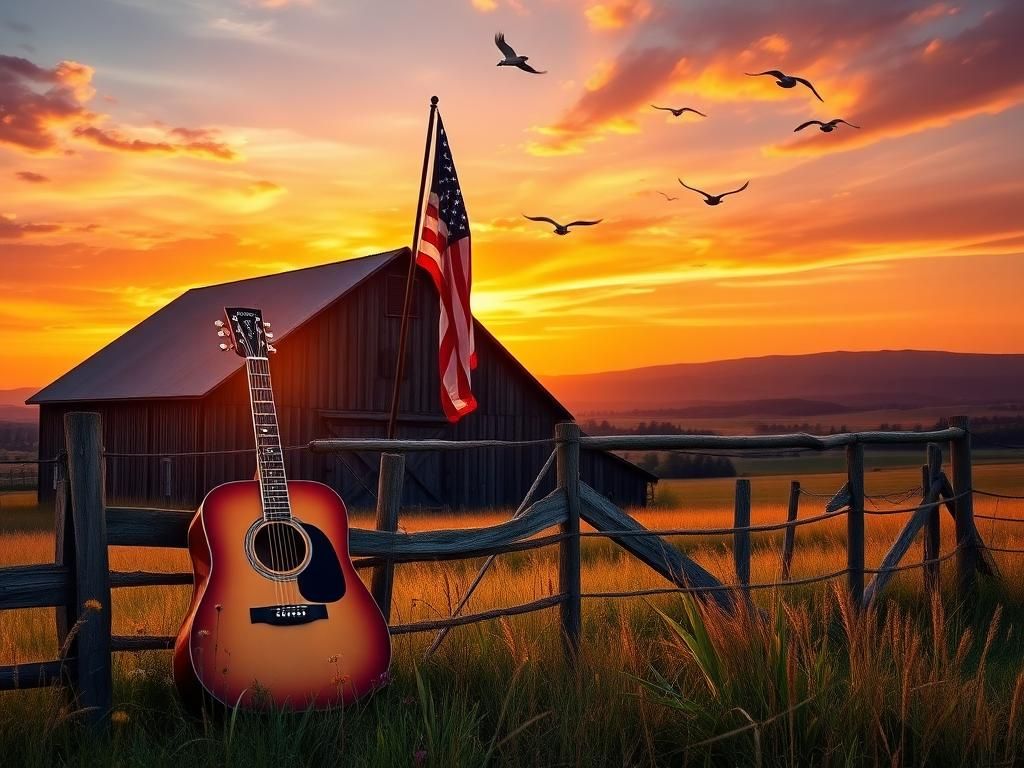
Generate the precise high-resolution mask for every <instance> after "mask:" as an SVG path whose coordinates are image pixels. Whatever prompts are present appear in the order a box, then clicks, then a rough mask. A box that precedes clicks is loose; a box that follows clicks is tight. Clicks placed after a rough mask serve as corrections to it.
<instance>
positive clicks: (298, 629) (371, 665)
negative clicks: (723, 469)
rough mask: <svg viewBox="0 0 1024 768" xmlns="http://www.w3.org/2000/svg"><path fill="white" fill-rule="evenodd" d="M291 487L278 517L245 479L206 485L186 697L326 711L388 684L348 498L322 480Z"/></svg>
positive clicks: (380, 624) (381, 630)
mask: <svg viewBox="0 0 1024 768" xmlns="http://www.w3.org/2000/svg"><path fill="white" fill-rule="evenodd" d="M287 491H288V495H289V497H290V516H289V518H287V519H286V520H277V519H269V520H268V519H267V518H266V517H265V515H264V505H263V503H262V498H261V491H260V484H259V483H258V482H257V481H243V482H235V483H227V484H225V485H221V486H218V487H217V488H215V489H213V490H212V491H210V493H209V494H208V495H207V497H206V499H205V500H204V501H203V504H202V506H201V507H200V508H199V511H198V512H197V513H196V516H195V518H194V519H193V521H192V525H191V526H190V528H189V552H190V554H191V556H192V564H193V571H194V574H195V591H194V594H193V597H192V603H191V605H190V607H189V611H188V614H187V617H186V619H185V622H184V624H183V626H182V628H181V631H180V632H179V634H178V637H177V642H176V643H175V647H174V679H175V683H176V684H177V686H178V688H179V690H180V691H181V693H182V695H183V697H184V698H185V699H186V701H188V702H189V703H191V704H193V705H198V704H200V703H201V702H202V701H203V700H206V701H209V699H210V698H212V699H213V700H215V701H217V702H220V703H221V704H223V705H224V706H226V707H228V708H235V707H242V708H245V709H266V708H272V707H276V708H291V709H300V710H301V709H306V708H310V707H312V708H316V709H325V708H328V707H333V706H339V705H343V704H347V703H349V702H351V701H354V700H355V699H357V698H359V697H361V696H363V695H365V694H367V693H369V692H371V691H373V690H375V689H376V688H378V687H380V686H381V685H383V684H384V683H385V682H386V679H387V671H388V665H389V663H390V660H391V643H390V636H389V633H388V626H387V622H386V621H385V620H384V617H383V616H382V615H381V612H380V609H379V608H378V607H377V604H376V603H375V602H374V600H373V597H372V596H371V595H370V593H369V591H368V590H367V588H366V587H365V585H364V584H363V582H362V580H360V578H359V576H358V575H357V573H356V570H355V568H354V567H353V565H352V561H351V559H350V557H349V552H348V517H347V513H346V510H345V505H344V502H342V500H341V498H340V497H339V496H338V495H337V494H336V493H335V492H334V491H333V490H332V489H331V488H329V487H327V486H325V485H322V484H320V483H314V482H307V481H289V482H287Z"/></svg>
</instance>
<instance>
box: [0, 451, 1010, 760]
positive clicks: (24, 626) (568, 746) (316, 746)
mask: <svg viewBox="0 0 1024 768" xmlns="http://www.w3.org/2000/svg"><path fill="white" fill-rule="evenodd" d="M870 459H871V454H870V453H869V460H870ZM876 466H877V465H876ZM869 467H870V463H869ZM799 479H801V482H802V484H803V487H804V489H805V490H807V491H809V492H810V493H814V494H830V493H832V492H834V491H835V490H836V489H838V488H839V487H840V486H841V485H842V483H843V481H844V479H845V478H844V477H843V476H842V475H838V474H813V475H807V476H805V477H801V478H799ZM789 480H790V477H789V476H773V477H764V478H755V479H754V480H753V514H752V517H753V522H755V523H758V522H773V521H779V520H782V519H784V517H785V504H786V495H787V492H788V488H789ZM867 483H868V488H867V491H868V494H869V495H872V496H881V495H883V494H892V493H896V492H899V491H902V490H905V489H908V488H911V487H914V486H916V485H917V484H918V483H919V470H917V469H912V468H906V469H885V468H879V469H878V471H874V472H869V473H868V475H867ZM733 484H734V481H731V480H697V481H693V480H691V481H668V482H663V483H661V484H660V486H659V497H658V500H657V505H656V506H655V507H654V508H652V509H649V510H640V511H638V512H637V516H638V517H639V518H640V519H641V520H642V521H643V522H644V523H645V524H646V525H648V526H651V527H680V526H686V527H727V526H729V525H730V524H731V522H732V490H733ZM975 486H976V487H977V488H980V489H985V490H991V491H996V492H1006V493H1011V494H1013V493H1016V494H1021V493H1024V466H1022V465H1020V464H985V465H980V466H976V467H975ZM823 503H824V500H823V499H821V498H818V497H815V496H807V497H805V498H803V499H802V500H801V516H802V517H804V516H811V515H813V514H818V513H820V511H821V507H822V505H823ZM873 504H877V505H878V506H879V507H881V508H886V507H891V505H888V504H886V503H885V502H884V501H882V500H875V501H873V502H872V501H870V500H869V503H868V508H869V509H871V508H872V506H873ZM976 510H977V511H978V512H982V513H989V514H991V513H997V514H999V515H1007V516H1012V517H1017V518H1024V502H1021V501H1006V500H998V499H992V498H985V497H978V498H977V500H976ZM507 516H508V512H507V511H497V512H488V513H485V514H477V515H473V516H471V517H467V516H465V515H460V516H454V515H453V516H450V517H444V516H432V517H417V516H408V517H407V518H405V519H403V521H402V525H403V527H404V528H405V529H407V530H417V529H423V528H428V527H463V526H467V525H488V524H490V523H493V522H497V521H499V520H503V519H507ZM904 521H905V516H904V515H889V516H882V517H869V518H868V525H867V542H866V556H867V561H868V564H869V566H871V565H877V564H878V562H879V561H880V560H881V557H882V555H883V554H884V552H885V551H886V549H887V548H888V546H889V545H890V543H891V542H892V540H893V538H894V537H895V535H896V533H897V531H898V530H899V528H900V527H901V526H902V525H903V522H904ZM355 523H356V524H357V525H369V524H370V521H369V519H368V518H366V517H365V516H362V517H357V518H356V520H355ZM47 525H48V522H47V516H46V513H45V512H42V511H40V510H38V509H36V508H35V507H34V500H33V499H32V498H31V497H29V496H27V495H23V496H18V495H5V496H2V497H0V531H2V533H0V566H2V565H9V564H14V563H29V562H45V561H48V560H51V559H52V551H53V542H52V536H51V534H50V533H49V532H48V531H47V530H46V529H45V527H46V526H47ZM942 525H943V551H949V549H950V548H951V547H952V546H953V530H952V523H951V519H950V518H949V517H948V516H947V515H945V513H944V514H943V518H942ZM979 529H980V530H981V534H982V536H983V538H984V539H985V541H986V542H987V543H988V544H990V545H992V546H1003V547H1015V548H1024V525H1014V524H1012V523H1001V522H999V523H996V522H986V521H979ZM781 538H782V535H781V533H778V534H775V533H772V534H762V535H755V537H754V542H753V547H754V549H753V561H752V569H751V570H752V581H753V582H755V583H757V582H772V581H776V580H777V579H778V576H779V569H780V565H779V551H780V544H781ZM675 543H676V544H678V545H679V546H680V547H681V548H683V549H684V550H686V551H687V552H688V553H689V554H690V555H691V556H692V557H694V558H695V559H697V560H698V561H699V562H700V563H701V564H702V565H704V566H705V567H706V568H708V569H709V570H711V571H712V572H713V573H715V574H716V575H717V576H718V577H719V578H721V579H722V580H723V581H727V582H729V581H733V580H734V577H733V574H732V572H731V571H732V559H731V558H732V554H731V549H730V547H731V537H729V536H721V537H701V538H698V539H695V540H678V541H676V542H675ZM920 556H921V548H920V544H919V543H918V544H916V545H915V547H914V548H913V549H912V550H911V553H910V554H909V555H908V558H907V561H908V562H909V561H910V560H911V559H912V558H920ZM995 557H996V559H997V562H998V563H999V566H1000V568H1001V570H1002V573H1003V580H1002V583H1001V584H1000V585H991V584H982V586H981V590H980V593H979V596H978V598H977V599H975V600H972V601H971V602H970V604H968V605H958V604H957V603H956V601H955V598H954V596H953V595H952V594H951V593H950V592H948V591H947V593H946V595H945V598H944V600H942V601H940V602H939V603H937V604H936V605H929V604H927V601H926V600H925V599H924V597H923V593H922V589H921V576H920V573H919V571H917V570H913V571H909V572H906V573H903V574H899V575H897V576H896V578H895V579H894V581H893V583H892V585H891V586H890V587H889V589H888V591H887V593H886V594H887V597H888V598H890V599H888V600H886V601H885V602H884V605H883V606H881V608H880V609H879V610H878V611H873V612H871V613H869V614H867V615H864V616H860V617H858V616H857V615H856V614H854V613H852V612H851V611H849V610H848V608H847V606H846V604H845V600H844V598H843V597H842V593H841V590H838V591H835V590H833V589H832V588H831V587H830V586H829V585H827V584H825V585H815V586H809V587H798V588H793V589H791V590H787V591H785V592H780V591H776V590H764V591H758V592H756V593H755V601H756V603H757V604H758V605H759V606H761V607H762V608H764V609H766V611H767V613H768V616H769V620H768V621H767V622H764V621H761V620H759V619H754V618H752V617H750V616H740V617H724V616H721V615H719V614H717V613H715V612H709V611H706V610H703V609H701V608H700V607H699V606H698V605H697V604H694V603H691V602H688V601H686V600H683V599H682V598H680V597H678V596H666V597H659V598H656V599H652V600H650V601H644V600H628V601H623V600H619V601H611V600H588V601H586V602H585V604H584V642H583V648H582V650H581V656H580V659H579V663H578V664H577V665H576V666H575V669H573V668H572V667H570V666H569V665H567V664H566V663H565V661H564V658H563V655H562V649H561V642H560V637H559V635H558V624H557V612H556V611H544V612H541V613H537V614H532V615H529V616H522V617H516V618H513V619H510V620H501V621H493V622H489V623H486V624H480V625H474V626H469V627H464V628H459V629H456V630H454V631H453V632H452V634H451V635H450V636H449V638H448V640H447V641H446V644H445V645H444V646H442V648H441V650H440V651H439V652H438V654H436V655H435V656H434V657H433V658H432V659H430V660H429V661H424V660H423V650H424V648H425V646H426V644H427V643H428V642H429V641H430V639H431V637H432V636H430V635H414V636H409V635H406V636H400V637H396V638H395V661H394V664H393V669H392V671H393V676H394V679H393V683H392V685H391V686H390V687H389V688H387V689H386V690H384V691H383V692H381V693H380V694H378V695H376V696H375V697H373V698H372V699H371V700H369V701H367V702H366V703H364V704H361V705H358V706H357V707H355V708H352V709H350V710H347V711H345V712H343V713H336V714H309V713H307V714H303V715H296V714H287V713H280V714H277V715H274V716H273V717H270V718H256V717H252V716H242V717H239V718H238V719H237V720H235V721H227V722H224V721H217V720H193V719H190V718H188V717H186V716H185V715H184V714H183V713H182V712H181V711H180V710H179V708H178V705H177V703H176V699H175V697H174V695H173V689H172V687H171V685H170V682H169V678H168V675H169V668H168V659H169V656H168V654H166V653H160V652H149V653H137V654H118V655H117V657H116V658H115V702H116V712H115V717H114V720H115V723H114V726H113V733H112V736H111V738H110V740H109V741H100V740H95V739H91V738H86V737H84V736H83V735H82V734H81V733H80V732H79V730H78V726H77V725H75V722H74V718H73V717H71V713H70V712H69V710H68V708H67V705H66V704H65V703H64V701H63V699H62V698H61V697H60V696H59V695H58V694H57V693H56V692H54V691H35V692H13V693H7V694H0V750H2V752H0V754H3V755H4V758H3V763H4V764H5V765H6V764H10V765H18V766H22V765H24V766H37V765H38V766H50V765H90V766H91V765H118V766H121V765H146V766H163V765H167V766H172V765H173V766H183V765H240V766H241V765H245V766H264V765H265V766H285V765H304V766H305V765H309V766H319V765H379V766H391V765H395V766H401V765H430V766H462V765H465V766H477V765H488V764H490V765H509V766H528V765H581V766H613V765H614V766H619V765H681V764H693V765H730V766H731V765H742V766H747V765H750V766H753V765H808V764H815V765H860V764H871V765H876V764H881V763H885V764H887V765H977V764H984V765H1013V764H1020V762H1021V761H1022V760H1024V673H1022V672H1021V667H1022V660H1024V578H1022V577H1024V555H1011V554H996V555H995ZM111 564H112V567H113V568H116V569H124V570H129V569H142V570H159V569H167V570H179V569H183V568H187V566H188V563H187V557H186V555H185V553H183V552H173V551H161V550H137V551H126V550H124V549H123V548H112V549H111ZM844 564H845V523H844V521H843V519H842V518H838V519H836V520H831V521H828V522H826V523H823V524H818V525H813V526H808V527H806V528H800V529H798V534H797V545H796V557H795V560H794V577H796V578H800V577H804V576H812V575H815V574H820V573H826V572H829V571H833V570H837V569H839V568H842V567H843V566H844ZM478 566H479V561H466V562H455V563H445V564H410V565H402V566H399V567H398V570H397V574H396V584H395V601H394V612H395V614H396V615H395V616H394V617H393V619H394V620H395V621H403V622H404V621H414V620H418V619H426V618H435V617H438V616H443V615H445V614H447V613H448V612H449V611H450V609H451V606H452V604H453V603H454V602H456V601H457V600H458V598H459V596H460V595H461V594H462V592H463V591H464V590H465V588H466V586H467V585H468V583H469V581H470V580H471V579H472V577H473V575H474V574H475V572H476V569H477V567H478ZM952 567H953V564H952V562H949V563H946V564H944V565H943V571H942V576H943V583H944V585H952V583H953V576H954V571H953V569H952ZM582 579H583V590H584V592H593V591H605V590H627V589H641V588H645V587H658V586H663V585H665V584H666V582H664V581H663V580H662V579H661V578H660V577H659V576H657V575H656V574H654V573H653V572H652V571H650V570H649V569H647V568H645V567H644V566H642V565H641V564H640V563H638V562H637V561H635V560H633V559H632V558H631V557H630V556H629V555H627V554H625V553H623V552H622V551H621V550H619V549H618V548H617V547H616V546H615V545H614V544H612V543H611V542H607V541H604V540H601V539H594V538H586V539H584V541H583V575H582ZM557 581H558V579H557V559H556V553H555V551H554V550H553V549H547V550H542V551H539V552H534V553H518V554H513V555H507V556H504V557H502V558H499V561H498V562H497V563H496V565H495V567H494V569H493V572H492V573H491V574H490V575H489V576H488V577H487V578H486V579H485V580H484V582H483V584H482V586H481V588H480V589H479V590H478V591H477V593H476V594H475V596H474V598H473V600H472V601H471V603H470V605H469V609H470V610H484V609H486V608H489V607H495V606H499V605H512V604H515V603H519V602H526V601H529V600H533V599H537V598H540V597H543V596H545V595H548V594H551V593H552V592H554V591H556V590H557ZM840 585H841V584H840ZM187 598H188V590H187V589H186V588H134V589H124V590H119V591H118V592H117V593H115V596H114V599H113V617H114V626H115V632H117V633H119V634H132V633H136V632H139V633H145V634H173V633H174V632H176V631H177V628H178V623H179V622H180V620H181V617H182V614H183V612H184V609H185V605H186V602H187ZM659 610H660V611H663V612H664V613H665V614H666V616H667V617H670V618H668V619H667V618H663V617H662V616H661V615H659V613H658V611H659ZM0 622H2V623H0V664H3V663H11V662H18V661H32V660H41V659H45V658H51V657H52V656H53V655H54V653H55V650H56V647H55V642H56V641H55V638H54V629H53V613H52V611H50V610H42V609H40V610H28V611H17V612H6V613H0ZM673 622H677V623H673Z"/></svg>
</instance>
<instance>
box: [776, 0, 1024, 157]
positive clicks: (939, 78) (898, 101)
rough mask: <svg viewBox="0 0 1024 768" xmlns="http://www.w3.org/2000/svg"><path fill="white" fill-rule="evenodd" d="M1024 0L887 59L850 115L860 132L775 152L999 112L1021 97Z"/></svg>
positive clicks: (861, 141)
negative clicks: (922, 52) (921, 52)
mask: <svg viewBox="0 0 1024 768" xmlns="http://www.w3.org/2000/svg"><path fill="white" fill-rule="evenodd" d="M1022 29H1024V5H1022V4H1020V3H1011V4H1009V5H1007V6H1004V7H1003V8H1001V9H1000V10H998V11H995V12H993V13H990V14H988V15H986V16H985V17H984V18H983V19H982V20H981V22H979V23H978V24H977V25H976V26H974V27H970V28H968V29H966V30H964V31H963V32H961V33H960V34H958V35H956V36H954V37H952V38H949V39H945V40H942V41H941V43H939V44H936V41H934V40H933V41H932V43H930V44H929V45H928V47H927V48H926V49H925V53H926V54H927V55H925V56H923V57H922V56H919V55H915V54H914V53H913V52H912V51H907V52H905V53H904V54H903V55H902V56H899V57H896V58H895V59H894V60H891V61H890V63H889V64H888V65H887V66H886V68H885V69H882V70H879V71H876V72H875V73H873V75H872V76H871V78H870V80H869V81H868V82H867V83H866V84H865V88H864V93H863V98H862V100H861V101H859V102H858V103H857V104H856V105H855V110H854V113H853V115H852V116H850V119H851V121H852V122H855V123H857V124H858V125H861V126H863V127H864V130H863V131H862V132H861V131H849V132H845V133H836V134H832V135H830V136H829V137H828V138H830V139H834V140H833V141H829V142H823V141H817V139H819V138H825V137H821V136H808V137H806V138H802V139H801V140H799V141H795V142H793V143H790V144H784V145H782V146H780V147H776V148H775V149H776V150H777V151H780V152H796V153H801V154H819V153H821V152H827V151H830V150H832V149H835V148H837V147H842V148H845V149H852V148H855V147H860V146H864V145H865V144H869V143H873V142H875V141H878V140H879V139H881V138H885V137H890V136H903V135H906V134H910V133H916V132H918V131H922V130H925V129H927V128H932V127H936V126H944V125H948V124H949V123H952V122H954V121H956V120H960V119H963V118H965V117H970V116H972V115H976V114H981V113H990V114H992V113H997V112H1001V111H1003V110H1005V109H1008V108H1010V107H1012V106H1015V105H1017V104H1020V103H1021V102H1022V101H1024V57H1022V56H1021V55H1020V31H1021V30H1022Z"/></svg>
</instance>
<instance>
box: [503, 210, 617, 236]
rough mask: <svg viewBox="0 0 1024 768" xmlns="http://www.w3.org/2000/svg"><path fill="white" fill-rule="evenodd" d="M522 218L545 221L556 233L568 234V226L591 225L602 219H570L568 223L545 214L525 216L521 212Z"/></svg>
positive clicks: (598, 222)
mask: <svg viewBox="0 0 1024 768" xmlns="http://www.w3.org/2000/svg"><path fill="white" fill-rule="evenodd" d="M523 218H526V219H529V220H530V221H546V222H547V223H548V224H551V225H553V226H554V228H555V229H554V232H555V234H556V235H568V234H569V227H592V226H593V225H595V224H600V223H601V222H602V221H604V219H597V220H596V221H570V222H569V223H568V224H559V223H558V222H557V221H555V220H554V219H549V218H548V217H547V216H527V215H526V214H525V213H524V214H523Z"/></svg>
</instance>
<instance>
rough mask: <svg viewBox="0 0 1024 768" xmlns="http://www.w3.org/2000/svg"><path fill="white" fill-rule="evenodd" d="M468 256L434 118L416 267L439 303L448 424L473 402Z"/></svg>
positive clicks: (451, 171) (465, 228) (461, 212)
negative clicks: (431, 283) (425, 274)
mask: <svg viewBox="0 0 1024 768" xmlns="http://www.w3.org/2000/svg"><path fill="white" fill-rule="evenodd" d="M470 251H471V247H470V236H469V217H468V216H467V215H466V203H465V201H464V200H463V199H462V190H461V189H460V188H459V176H458V174H457V173H456V172H455V163H454V162H453V160H452V152H451V148H450V147H449V146H448V134H446V133H445V130H444V123H442V122H441V115H440V114H439V115H438V116H437V137H436V141H435V142H434V177H433V182H432V183H431V185H430V195H429V197H428V198H427V209H426V211H425V212H424V216H423V228H422V229H421V230H420V244H419V252H418V253H417V254H416V263H417V264H418V265H419V266H421V267H423V269H425V270H426V271H427V272H429V273H430V276H431V277H432V278H433V280H434V286H435V287H436V288H437V293H438V295H439V296H440V298H441V321H440V324H439V331H440V332H439V334H438V338H439V339H440V340H441V344H440V352H439V355H438V368H439V370H440V372H441V405H442V407H443V408H444V412H445V415H446V416H447V417H448V420H449V421H451V422H456V421H458V420H459V419H461V418H462V417H463V416H465V415H466V414H467V413H471V412H472V411H474V410H476V398H475V397H473V392H472V390H471V389H470V371H471V370H473V369H474V368H476V348H475V345H474V341H473V315H472V314H471V311H470V307H469V291H470V286H471V285H472V282H473V269H472V263H471V260H470Z"/></svg>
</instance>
